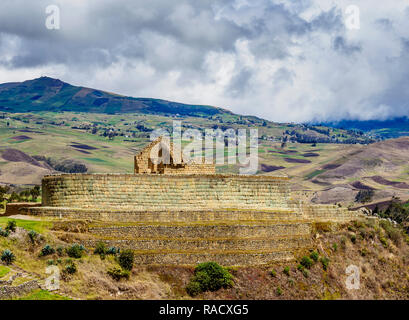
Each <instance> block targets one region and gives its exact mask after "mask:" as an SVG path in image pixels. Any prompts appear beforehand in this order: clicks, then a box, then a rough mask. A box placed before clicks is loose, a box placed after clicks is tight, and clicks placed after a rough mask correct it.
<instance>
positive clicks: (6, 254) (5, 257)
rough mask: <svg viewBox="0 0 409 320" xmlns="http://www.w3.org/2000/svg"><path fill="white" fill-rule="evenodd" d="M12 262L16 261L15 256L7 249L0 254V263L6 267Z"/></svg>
mask: <svg viewBox="0 0 409 320" xmlns="http://www.w3.org/2000/svg"><path fill="white" fill-rule="evenodd" d="M14 260H16V256H15V255H14V253H13V252H11V251H10V250H9V249H6V250H4V251H3V253H2V254H1V261H3V262H4V263H5V264H7V265H9V264H11V263H13V261H14Z"/></svg>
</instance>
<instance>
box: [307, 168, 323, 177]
mask: <svg viewBox="0 0 409 320" xmlns="http://www.w3.org/2000/svg"><path fill="white" fill-rule="evenodd" d="M325 171H326V170H324V169H322V170H315V171H313V172H311V173H310V174H307V175H306V176H305V179H307V180H309V179H312V178H314V177H316V176H318V175H320V174H321V173H324V172H325Z"/></svg>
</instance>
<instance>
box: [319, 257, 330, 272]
mask: <svg viewBox="0 0 409 320" xmlns="http://www.w3.org/2000/svg"><path fill="white" fill-rule="evenodd" d="M320 261H321V264H322V268H323V269H324V270H325V271H326V270H327V269H328V265H329V259H328V258H327V257H322V258H321V259H320Z"/></svg>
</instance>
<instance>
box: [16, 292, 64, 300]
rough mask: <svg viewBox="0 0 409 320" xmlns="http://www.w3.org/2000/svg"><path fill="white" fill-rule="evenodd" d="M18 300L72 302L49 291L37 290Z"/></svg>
mask: <svg viewBox="0 0 409 320" xmlns="http://www.w3.org/2000/svg"><path fill="white" fill-rule="evenodd" d="M17 300H72V299H71V298H68V297H64V296H61V295H58V294H54V293H51V292H49V291H47V290H41V289H39V290H35V291H33V292H31V293H30V294H28V295H25V296H23V297H20V298H18V299H17Z"/></svg>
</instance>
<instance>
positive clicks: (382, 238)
mask: <svg viewBox="0 0 409 320" xmlns="http://www.w3.org/2000/svg"><path fill="white" fill-rule="evenodd" d="M379 241H380V242H381V243H382V245H383V247H384V248H387V247H388V240H386V239H385V238H384V237H379Z"/></svg>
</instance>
